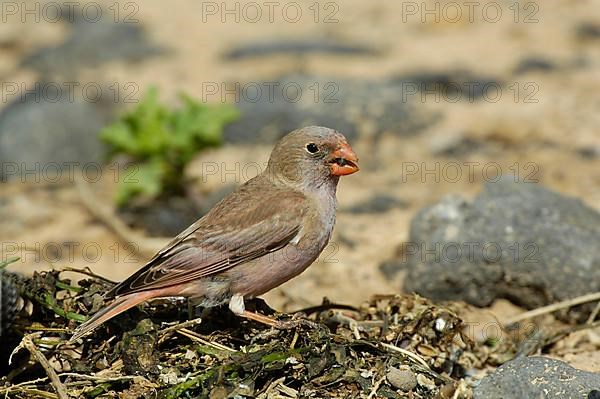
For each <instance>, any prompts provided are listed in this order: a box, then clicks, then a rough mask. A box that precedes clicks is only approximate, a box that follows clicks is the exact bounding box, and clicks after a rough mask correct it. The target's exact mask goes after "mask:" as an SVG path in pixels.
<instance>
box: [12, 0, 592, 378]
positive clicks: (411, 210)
mask: <svg viewBox="0 0 600 399" xmlns="http://www.w3.org/2000/svg"><path fill="white" fill-rule="evenodd" d="M204 3H205V2H204ZM312 3H313V2H312V1H311V2H309V1H299V2H298V4H300V5H301V8H302V9H303V10H304V13H305V15H306V17H305V18H306V22H305V23H290V22H287V21H286V20H285V19H284V18H283V17H282V16H281V15H279V16H278V14H275V17H274V21H273V22H272V23H271V22H269V21H268V19H267V18H266V17H265V18H263V20H261V21H259V22H256V23H252V22H249V21H244V20H243V18H242V20H241V21H240V22H236V21H235V20H234V18H225V21H224V22H223V21H222V18H221V16H219V15H217V16H212V15H206V13H204V14H203V10H202V4H203V3H202V2H191V1H183V0H176V1H173V2H169V3H168V4H167V3H165V2H162V1H158V0H148V1H144V2H143V3H140V4H139V5H138V6H139V10H138V11H137V12H136V15H135V17H136V18H138V19H139V20H140V22H141V23H143V25H144V26H145V28H146V30H147V33H148V34H149V36H150V38H151V39H152V40H153V41H154V42H156V43H159V44H161V45H164V46H166V47H169V48H170V49H171V52H170V53H169V56H165V57H157V58H152V59H149V60H147V61H144V62H140V63H137V64H123V63H120V62H117V61H115V62H111V63H109V64H104V65H102V66H99V67H97V68H89V69H88V70H86V71H84V73H83V77H82V81H85V80H89V81H93V80H94V79H97V77H98V76H102V77H103V78H104V80H108V81H115V82H120V83H124V82H135V83H136V84H137V85H139V87H140V88H144V87H147V86H148V85H150V84H154V85H158V86H159V87H161V89H162V93H163V95H164V99H166V100H169V99H174V98H175V95H176V93H177V92H178V91H179V90H185V91H186V92H188V93H190V94H192V95H196V96H198V97H202V95H203V94H205V93H203V87H204V84H206V83H207V82H218V83H221V82H226V81H248V80H250V81H251V80H257V79H266V78H271V77H272V76H278V75H281V74H284V73H290V72H298V71H303V72H306V73H310V74H325V75H332V76H337V77H340V78H385V77H389V76H393V75H399V74H404V73H412V72H415V71H443V70H448V69H450V70H456V69H463V70H469V71H471V72H473V73H475V74H477V75H484V76H494V77H498V78H500V79H503V80H504V81H505V82H508V84H506V87H509V86H511V85H516V86H513V87H515V88H519V92H518V93H516V92H515V90H516V89H515V90H508V89H505V91H504V92H503V93H502V95H501V96H500V98H498V99H497V101H478V102H476V103H469V102H459V103H451V102H448V101H443V100H442V101H439V102H436V100H435V98H432V97H431V96H430V97H426V98H423V100H422V101H421V104H420V105H421V106H422V107H423V109H426V110H431V111H439V112H442V113H443V118H442V120H441V121H439V122H438V123H436V124H434V125H432V126H431V127H429V128H428V129H427V130H426V131H425V132H424V133H423V134H420V135H418V136H415V137H411V138H398V136H395V135H394V134H392V133H389V134H385V135H384V136H383V138H382V139H381V140H380V141H379V142H378V143H374V142H372V141H370V140H368V139H367V138H361V139H359V140H358V142H356V143H352V145H353V147H354V148H355V150H356V152H357V153H358V154H359V156H360V161H361V166H362V170H361V172H360V173H358V174H356V175H353V176H349V177H347V178H344V179H343V181H342V182H341V184H340V187H339V190H338V199H339V206H340V212H339V214H338V221H337V225H336V230H335V234H334V237H333V239H332V244H331V245H330V247H328V249H327V250H326V251H325V252H324V254H323V255H322V256H321V257H320V259H319V260H318V261H317V262H316V263H315V264H314V265H313V266H312V267H311V268H309V270H308V271H307V272H305V273H304V274H303V275H302V276H300V277H298V278H296V279H294V280H293V281H291V282H288V283H287V284H285V285H283V286H281V287H279V288H277V289H275V290H273V291H272V292H271V293H269V294H267V295H266V296H265V298H266V300H267V302H268V303H269V304H270V305H272V306H273V307H275V308H277V309H280V310H294V309H298V308H302V307H305V306H309V305H314V304H318V303H320V302H321V300H322V298H323V297H328V298H329V299H331V300H333V301H337V302H344V303H349V304H357V303H359V302H361V301H363V300H365V299H367V298H368V297H370V296H371V295H373V294H375V293H378V294H384V293H392V292H398V291H399V290H400V287H401V280H402V278H403V276H402V274H400V275H399V276H398V278H397V279H396V280H393V281H390V280H388V279H387V278H386V277H385V276H384V275H383V274H382V273H381V272H380V271H379V270H378V265H379V264H380V263H381V262H382V261H384V260H386V259H389V258H390V257H391V256H392V255H393V254H394V253H395V250H396V248H397V247H398V245H399V244H400V243H401V242H403V240H406V239H407V237H408V231H409V222H410V220H411V218H412V217H413V216H414V214H415V212H416V211H417V210H418V209H420V208H421V207H423V206H425V205H427V204H431V203H433V202H435V201H437V200H439V199H440V198H442V197H443V196H446V195H449V194H459V195H463V196H466V197H472V196H473V195H474V194H476V193H477V192H478V191H479V190H480V189H481V185H482V183H484V182H485V180H486V177H487V178H490V176H491V178H493V177H494V173H493V172H494V171H493V170H492V171H491V173H492V174H491V175H485V174H484V171H487V172H489V170H488V169H486V168H488V167H489V165H490V163H492V162H494V163H495V164H494V165H496V164H497V165H499V167H500V168H501V170H502V171H503V172H504V173H505V174H508V175H511V176H514V177H515V179H519V180H524V179H530V180H531V181H533V180H537V181H539V182H541V183H543V184H545V185H546V186H548V187H550V188H552V189H554V190H557V191H559V192H561V193H563V194H566V195H571V196H576V197H579V198H581V199H582V200H583V201H584V202H585V203H587V204H588V205H590V206H592V207H594V208H596V209H598V210H600V158H599V157H597V156H596V157H595V158H592V159H589V158H584V157H582V156H581V155H580V153H579V152H578V151H579V150H580V149H590V148H591V149H594V148H595V149H596V150H598V149H599V148H600V134H599V133H598V126H600V113H598V107H599V106H600V103H599V100H598V96H597V93H598V92H599V90H600V75H599V74H598V65H600V51H598V49H599V47H598V46H600V40H595V41H593V40H592V41H589V42H586V41H580V40H578V39H577V38H576V36H575V32H576V29H577V26H578V24H579V23H582V22H596V23H598V22H600V14H598V10H600V1H553V2H543V3H542V2H540V3H531V4H536V8H534V9H528V10H520V14H519V16H518V18H517V19H518V20H519V21H518V22H515V21H514V18H515V15H514V12H513V10H512V9H510V8H509V7H510V6H511V4H512V2H504V1H502V2H495V3H494V4H496V5H500V7H501V8H502V11H503V17H502V18H501V19H500V21H498V22H490V21H489V20H486V18H484V17H483V16H482V15H478V14H477V13H475V17H474V21H473V22H470V21H469V20H468V18H467V17H466V16H463V18H462V19H460V20H458V21H456V22H449V21H443V20H442V21H441V22H440V23H435V22H433V21H430V20H427V21H426V22H425V23H423V22H422V21H421V17H420V16H419V15H407V13H406V10H405V9H403V7H406V5H404V6H403V4H404V3H401V2H396V1H374V2H364V1H358V0H346V1H339V2H336V3H332V4H335V5H336V7H337V8H336V10H337V11H336V12H335V18H337V19H338V22H337V23H328V24H327V23H322V22H319V23H315V22H314V21H311V19H312V17H313V16H314V15H312V14H310V13H309V12H310V10H309V7H310V5H311V4H312ZM488 3H490V2H483V3H481V4H482V7H483V6H484V5H485V4H488ZM121 4H122V5H123V6H124V3H121ZM240 4H241V6H240V7H242V6H243V5H244V4H245V3H244V2H242V3H240ZM319 4H320V7H322V8H323V7H324V6H325V3H319ZM440 4H442V5H445V4H447V2H441V3H440ZM528 4H529V3H528ZM532 10H533V11H535V13H534V14H533V15H530V13H531V12H532ZM590 10H594V11H595V13H594V14H593V13H591V12H590ZM321 11H322V14H321V15H320V17H319V18H321V19H322V18H324V13H325V11H331V10H321ZM403 11H404V12H403ZM463 11H464V10H463ZM490 13H491V11H490ZM526 15H527V16H529V17H530V18H533V19H537V22H532V23H525V22H524V21H523V20H524V19H526ZM203 17H205V21H203ZM442 19H443V18H442ZM19 29H21V28H19V27H18V26H17V27H15V24H13V25H12V28H11V29H9V28H7V27H6V26H4V27H2V32H3V34H4V33H5V34H6V35H17V36H22V37H20V39H19V40H21V42H22V43H25V45H26V46H30V47H32V48H35V47H39V46H43V45H48V44H51V43H55V42H58V41H60V40H61V38H62V37H63V35H64V34H65V29H64V27H62V25H61V24H51V25H44V24H36V28H35V30H33V31H32V30H28V31H23V30H19ZM300 36H301V37H314V38H319V37H324V36H327V37H331V38H336V39H339V40H342V41H348V42H353V43H367V44H373V45H375V46H376V47H377V48H378V49H380V50H381V54H380V55H377V56H368V57H367V56H351V55H347V56H342V57H340V56H324V55H314V56H313V55H309V56H303V57H288V56H275V57H269V58H266V59H265V58H259V59H256V60H244V61H230V62H224V61H223V60H222V58H221V55H222V54H223V53H224V52H225V51H226V50H228V49H230V48H231V47H232V46H236V45H239V44H242V43H246V42H250V41H255V40H266V39H272V38H274V37H277V38H297V37H300ZM11 51H14V50H11V49H5V48H3V49H1V50H0V71H1V72H2V73H3V74H5V75H6V74H10V76H12V77H13V79H21V80H22V81H25V82H33V81H34V80H33V79H34V76H33V74H32V73H31V72H30V71H27V70H20V69H19V68H18V67H17V64H16V62H15V61H14V58H15V57H4V56H1V52H8V53H10V52H11ZM10 54H12V53H10ZM5 55H6V54H5ZM12 55H13V56H14V54H12ZM532 55H535V56H540V57H544V58H547V59H549V60H551V61H552V62H554V63H556V64H557V65H558V67H557V70H555V71H552V72H551V73H540V72H532V73H526V74H522V75H515V74H514V73H513V70H514V68H515V66H516V65H517V64H518V63H519V62H520V61H521V60H522V59H524V58H526V57H528V56H532ZM580 64H583V66H580ZM578 65H579V66H578ZM527 84H533V85H534V86H526V85H527ZM527 87H529V88H531V87H534V88H535V90H534V91H533V92H532V91H528V90H529V89H527ZM532 98H533V99H534V100H537V101H535V102H527V101H526V100H527V99H532ZM217 101H218V98H217ZM461 138H471V139H474V140H479V141H482V142H484V143H486V145H489V147H488V148H490V149H491V150H488V151H482V152H474V153H470V154H467V155H466V156H465V157H462V158H460V159H458V160H457V159H449V158H446V157H443V156H437V155H435V150H436V149H437V148H439V147H440V146H443V145H444V143H451V142H453V141H454V140H459V139H461ZM269 150H270V149H269V148H268V147H265V146H256V147H250V148H248V147H239V146H233V145H226V146H224V147H222V148H220V149H218V150H214V151H211V152H208V153H205V154H201V155H199V156H198V159H197V160H196V161H195V162H194V164H192V165H191V166H190V169H189V174H190V176H198V177H200V179H199V180H200V182H199V183H198V184H199V186H198V188H197V190H198V191H200V192H210V191H214V190H217V189H219V188H220V187H223V186H225V185H227V184H230V183H239V182H242V181H244V180H246V178H247V177H251V176H250V175H249V172H248V171H242V170H243V165H247V164H248V163H251V162H259V163H261V162H266V159H267V156H268V153H269ZM204 162H217V163H221V164H223V165H232V164H235V163H236V162H237V163H239V164H240V165H242V168H241V169H240V172H239V173H238V174H237V175H236V176H235V177H234V176H232V175H228V176H227V177H226V178H224V177H223V176H221V175H219V174H217V175H213V176H210V177H208V178H206V179H205V180H206V181H204V182H202V165H203V163H204ZM450 162H458V163H459V165H460V170H461V173H462V176H461V177H460V178H458V179H456V181H454V180H452V181H451V179H448V178H447V176H446V178H444V177H445V175H444V173H445V172H444V171H446V169H445V168H448V167H449V165H450ZM466 162H474V163H476V165H477V166H475V167H474V169H473V174H472V175H471V174H469V169H468V167H467V166H466V165H467V164H466ZM436 165H437V168H438V169H437V172H436V173H434V174H433V175H431V174H423V172H424V170H426V169H427V170H431V169H432V168H435V167H436ZM415 166H416V167H417V171H416V172H415V173H414V174H408V172H409V171H411V173H412V172H414V169H409V168H413V167H415ZM517 171H518V173H517ZM113 173H114V170H110V169H107V170H104V171H103V175H102V178H101V179H100V180H99V181H98V182H94V183H93V184H91V186H92V187H91V188H92V190H94V193H96V196H97V199H98V200H99V202H101V203H102V204H104V205H105V206H111V204H112V196H113V193H114V189H115V184H114V174H113ZM68 180H69V179H67V181H64V182H63V183H61V184H50V185H49V184H42V183H40V184H35V183H31V182H29V183H21V182H12V183H8V184H4V185H3V186H2V190H1V192H0V204H2V206H0V219H1V220H2V228H1V230H0V240H1V242H2V245H3V248H2V252H3V253H4V254H6V255H11V254H15V255H19V256H21V257H22V262H20V263H19V264H18V265H17V266H16V269H17V270H20V271H22V272H31V271H32V270H34V269H44V268H48V267H61V266H65V265H69V266H77V267H83V266H89V267H90V268H91V269H93V270H94V271H95V272H96V273H100V274H103V275H106V276H109V277H111V278H113V279H115V280H119V279H122V278H125V277H126V276H127V275H128V274H130V273H131V272H133V271H134V270H136V269H137V268H138V267H139V266H140V265H141V264H142V263H143V261H144V259H143V258H142V257H139V256H137V255H135V254H134V253H133V251H132V250H131V248H128V247H126V245H125V244H124V243H123V242H121V241H120V240H119V239H118V238H117V237H116V236H115V235H114V234H113V233H112V232H111V231H110V230H109V229H107V228H106V226H105V225H103V224H102V223H100V222H98V221H97V220H95V219H94V218H92V217H91V216H90V214H89V212H88V211H87V210H86V209H85V207H83V206H82V204H81V201H80V199H79V196H78V194H77V190H76V189H75V187H74V186H73V184H72V182H71V181H68ZM374 192H383V193H387V194H390V195H393V196H396V197H397V198H399V199H401V200H402V201H404V202H406V203H407V204H408V206H407V207H405V208H401V209H394V210H391V211H388V212H386V213H382V214H368V215H357V214H353V213H350V212H346V211H344V209H346V208H348V207H350V206H352V205H354V204H357V203H360V202H361V201H363V200H365V199H368V198H369V197H370V196H371V195H372V194H373V193H374ZM165 241H166V240H165ZM69 243H74V244H69ZM25 248H28V249H30V250H31V251H30V250H27V249H25ZM156 249H159V248H158V246H157V248H156ZM519 311H520V309H515V308H514V307H510V306H509V305H507V304H505V303H504V304H503V303H501V304H500V305H495V307H494V308H492V309H491V310H485V312H492V314H494V317H496V318H503V317H508V316H510V315H513V314H515V313H518V312H519ZM474 312H476V315H477V316H476V317H480V318H481V319H482V320H483V319H484V316H482V313H481V311H474ZM593 339H598V337H597V335H596V337H595V338H593ZM593 339H592V338H590V340H592V341H593ZM593 353H594V352H588V353H586V354H585V355H584V356H586V358H588V361H585V360H582V358H581V356H580V357H576V358H575V359H574V358H573V356H574V355H573V354H569V353H567V354H563V357H564V358H565V359H567V360H569V361H571V362H573V363H574V364H575V365H576V366H578V367H585V368H587V369H594V370H597V371H600V366H599V365H598V362H597V360H594V359H595V358H594V356H593ZM569 356H571V358H569ZM596 357H597V356H596Z"/></svg>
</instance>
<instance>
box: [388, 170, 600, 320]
mask: <svg viewBox="0 0 600 399" xmlns="http://www.w3.org/2000/svg"><path fill="white" fill-rule="evenodd" d="M599 241H600V214H599V213H598V212H596V211H595V210H593V209H591V208H588V207H587V206H585V205H584V204H583V203H582V202H581V201H580V200H578V199H575V198H569V197H566V196H563V195H560V194H558V193H555V192H552V191H550V190H548V189H546V188H544V187H542V186H539V185H536V184H533V183H514V181H513V180H512V179H508V178H505V179H501V180H500V181H498V182H496V183H489V184H487V185H486V186H485V189H484V191H483V192H482V193H481V194H479V195H478V196H477V198H475V200H474V201H473V202H472V203H469V202H467V201H465V200H463V199H461V198H457V197H448V198H446V199H444V200H442V201H441V202H440V203H438V204H435V205H433V206H430V207H427V208H424V209H422V210H421V211H419V213H418V214H417V215H416V216H415V218H414V219H413V221H412V222H411V231H410V239H409V242H408V243H405V244H403V248H402V250H401V251H398V254H399V255H398V257H397V259H394V260H392V261H388V262H390V264H391V266H390V265H387V266H386V268H387V269H390V268H393V266H394V264H395V267H396V268H397V269H399V270H400V269H402V268H404V267H406V268H408V275H407V278H406V279H405V284H404V290H405V291H406V292H413V291H414V292H417V293H419V294H421V295H424V296H426V297H429V298H433V299H437V300H465V301H467V302H470V303H472V304H475V305H478V306H487V305H489V304H490V303H491V302H492V301H493V300H494V299H496V298H507V299H509V300H511V301H513V302H514V303H516V304H517V305H520V306H524V307H527V308H535V307H539V306H543V305H547V304H549V303H552V302H555V301H560V300H564V299H568V298H573V297H576V296H578V295H582V294H586V293H589V292H596V291H598V290H600V247H598V242H599ZM584 310H585V309H584V308H582V307H576V308H573V309H572V310H571V313H569V316H570V317H575V318H578V319H579V318H583V317H587V313H586V312H582V311H584ZM563 316H564V315H563Z"/></svg>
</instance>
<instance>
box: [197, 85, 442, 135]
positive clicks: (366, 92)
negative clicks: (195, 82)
mask: <svg viewBox="0 0 600 399" xmlns="http://www.w3.org/2000/svg"><path fill="white" fill-rule="evenodd" d="M238 89H239V90H238V96H237V98H236V101H235V103H236V106H237V107H238V108H239V109H240V111H241V113H242V117H241V118H240V119H239V120H238V121H237V122H235V123H232V124H230V125H228V126H226V127H225V131H224V137H225V139H226V140H227V141H229V142H237V143H247V142H260V143H273V142H275V141H276V140H277V139H278V138H280V137H282V136H283V135H284V134H286V133H287V132H289V131H291V130H294V129H296V128H298V126H307V125H321V126H329V127H331V128H335V129H337V130H339V131H341V132H343V133H344V135H345V136H346V137H347V138H348V139H349V140H353V139H355V138H356V137H357V136H358V134H359V132H362V131H364V130H369V133H370V134H372V135H373V136H374V138H375V139H377V138H378V137H379V136H380V135H381V134H382V133H384V132H390V133H393V134H397V135H400V136H412V135H416V134H418V133H420V132H421V131H423V130H424V128H426V127H428V126H430V125H431V124H433V123H435V122H437V121H438V120H439V118H440V115H439V114H432V113H425V111H420V110H419V109H418V108H417V107H416V106H415V105H416V104H415V102H417V101H418V98H415V101H414V102H413V101H412V98H405V95H404V93H403V92H402V87H401V86H400V84H399V83H398V82H392V81H389V80H360V79H340V78H335V77H326V76H311V75H286V76H283V77H281V78H278V79H272V80H269V81H260V82H246V83H244V84H240V85H239V87H238ZM232 97H233V96H232V95H231V96H228V97H227V99H231V98H232ZM207 98H208V99H209V100H210V99H212V97H207ZM221 100H223V101H224V100H225V99H221Z"/></svg>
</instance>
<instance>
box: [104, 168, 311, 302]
mask: <svg viewBox="0 0 600 399" xmlns="http://www.w3.org/2000/svg"><path fill="white" fill-rule="evenodd" d="M255 180H257V179H255ZM257 198H260V201H257ZM306 204H307V199H306V197H305V196H304V195H303V194H302V193H300V192H297V191H289V190H277V189H274V188H270V189H268V190H265V188H264V183H263V184H262V185H261V184H260V182H256V181H253V180H251V181H249V182H248V183H246V184H245V185H243V186H241V187H240V188H239V189H238V190H237V191H236V192H234V193H232V194H231V195H229V196H228V197H226V198H225V199H223V200H222V201H221V202H220V203H219V204H217V205H216V206H215V208H213V209H212V210H211V211H210V212H209V213H208V214H206V215H205V216H204V217H203V218H202V219H200V220H198V221H197V222H196V223H194V224H193V225H191V226H190V227H189V228H187V229H186V230H185V231H183V232H182V233H181V234H180V235H178V236H177V237H175V238H174V239H173V240H172V241H171V242H169V243H168V244H167V245H166V246H165V247H164V248H163V249H162V250H161V251H159V252H158V253H157V254H156V255H155V256H154V258H152V259H151V260H150V261H149V262H148V263H147V264H146V265H145V266H144V267H142V268H141V269H140V270H138V271H137V272H136V273H134V274H133V275H132V276H130V277H129V278H128V279H126V280H125V281H123V282H122V283H120V284H118V285H117V286H116V287H114V288H113V289H112V290H111V291H110V292H109V293H107V297H114V296H120V295H125V294H131V293H135V292H140V291H146V290H151V289H158V288H165V287H168V286H173V285H178V284H183V283H186V282H191V281H193V280H196V279H200V278H203V277H208V276H211V275H215V274H218V273H221V272H223V271H225V270H228V269H230V268H232V267H234V266H235V265H238V264H240V263H244V262H249V261H251V260H254V259H257V258H259V257H261V256H264V255H266V254H268V253H270V252H273V251H277V250H278V249H281V248H283V247H285V246H286V245H287V244H288V243H289V242H290V241H292V240H293V239H294V237H295V236H296V235H297V234H298V232H299V231H300V228H301V225H302V219H303V216H304V214H305V209H306Z"/></svg>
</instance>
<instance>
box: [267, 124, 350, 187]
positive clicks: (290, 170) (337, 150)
mask: <svg viewBox="0 0 600 399" xmlns="http://www.w3.org/2000/svg"><path fill="white" fill-rule="evenodd" d="M357 163H358V158H357V156H356V154H355V153H354V151H352V148H351V147H350V145H349V144H348V142H347V141H346V138H345V137H344V135H342V134H341V133H339V132H337V131H335V130H333V129H329V128H326V127H320V126H309V127H305V128H302V129H298V130H294V131H293V132H291V133H289V134H287V135H286V136H284V137H283V138H281V140H279V142H278V143H277V145H276V146H275V148H274V149H273V151H272V152H271V157H270V158H269V165H268V168H267V172H268V173H270V174H274V176H276V177H278V178H284V179H285V180H286V181H288V182H290V183H292V184H294V185H299V186H303V187H306V186H312V187H315V186H321V185H323V184H326V183H328V182H332V181H333V182H337V180H338V179H339V177H340V176H344V175H350V174H352V173H355V172H357V171H358V164H357Z"/></svg>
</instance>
